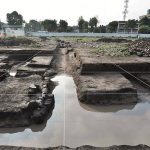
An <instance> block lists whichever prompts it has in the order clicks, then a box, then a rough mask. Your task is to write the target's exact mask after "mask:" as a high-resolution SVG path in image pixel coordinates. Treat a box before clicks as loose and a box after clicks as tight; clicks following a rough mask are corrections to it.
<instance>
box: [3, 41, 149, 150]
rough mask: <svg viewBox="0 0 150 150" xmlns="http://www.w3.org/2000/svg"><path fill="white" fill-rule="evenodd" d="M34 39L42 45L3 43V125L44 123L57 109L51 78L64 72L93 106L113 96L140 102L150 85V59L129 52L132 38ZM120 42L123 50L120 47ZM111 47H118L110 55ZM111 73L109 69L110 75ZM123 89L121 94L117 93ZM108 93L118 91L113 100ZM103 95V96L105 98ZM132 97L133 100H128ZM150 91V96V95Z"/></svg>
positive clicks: (106, 102) (122, 148)
mask: <svg viewBox="0 0 150 150" xmlns="http://www.w3.org/2000/svg"><path fill="white" fill-rule="evenodd" d="M34 40H35V41H36V42H38V43H39V45H40V47H36V48H33V47H32V48H29V47H25V46H20V45H19V46H13V47H12V46H9V47H4V46H3V47H1V48H0V56H1V57H0V63H1V64H0V67H1V76H0V79H1V82H0V85H1V89H0V104H1V105H0V127H16V126H19V127H20V126H24V127H26V126H28V127H29V126H30V125H32V124H41V123H43V122H44V121H45V120H46V119H47V118H48V116H50V114H52V111H53V109H55V108H54V101H55V100H54V95H52V91H53V89H54V88H55V86H56V83H54V82H52V81H51V78H52V77H53V76H54V75H55V74H59V73H67V74H70V75H72V76H73V77H74V81H75V83H76V85H77V94H78V98H79V100H80V101H81V102H84V103H89V104H93V105H97V104H101V105H111V104H112V101H113V104H114V103H115V104H117V105H120V104H121V105H122V104H131V103H137V102H138V101H140V99H142V98H143V97H142V96H141V95H140V93H141V91H142V92H147V91H149V90H150V87H149V83H150V80H149V79H150V74H149V71H150V67H149V63H150V61H149V58H148V57H139V56H137V55H131V56H130V54H129V52H127V51H126V45H127V44H128V42H130V40H123V41H121V45H119V44H118V43H117V42H118V41H113V42H112V41H111V42H110V41H109V42H108V41H101V40H99V39H94V41H93V39H86V38H83V39H78V38H75V39H74V38H73V39H72V38H69V39H68V38H61V39H60V38H51V39H47V40H44V41H43V40H42V39H38V38H36V39H34ZM114 43H115V45H113V44H114ZM111 45H113V46H112V47H111ZM116 45H119V47H116ZM120 47H123V49H122V50H121V51H117V52H116V49H119V48H120ZM102 48H103V49H104V50H103V51H102ZM111 48H112V49H113V50H112V51H111V52H110V55H109V53H108V52H109V49H111ZM118 66H119V67H118ZM104 73H105V74H104ZM106 73H107V74H108V73H109V78H108V77H107V76H108V75H106ZM110 73H111V74H110ZM116 73H117V75H115V74H116ZM143 73H144V75H143ZM96 77H97V78H96ZM115 78H116V80H114V79H115ZM117 79H118V80H117ZM100 81H101V82H100ZM110 85H111V86H110ZM141 86H142V88H141ZM118 92H120V96H117V95H115V94H117V93H118ZM99 93H100V94H99ZM108 93H112V95H110V97H111V98H112V97H113V96H114V95H115V96H114V97H113V99H111V100H110V101H109V100H108V96H107V95H108ZM114 93H115V94H114ZM102 94H103V101H101V100H100V98H101V97H102ZM124 94H126V95H124ZM127 96H128V101H126V97H127ZM146 96H147V97H146V98H149V95H146ZM89 97H90V98H89ZM110 97H109V98H110ZM118 97H119V98H118ZM91 99H95V100H91ZM114 101H115V102H114ZM20 118H22V119H20ZM0 149H4V150H5V149H8V150H9V149H14V150H18V149H22V150H30V149H31V150H34V149H35V150H36V148H21V147H7V146H6V147H5V146H1V147H0ZM47 149H69V148H67V147H58V148H47ZM76 149H100V150H118V149H119V150H127V149H130V150H138V149H139V150H140V149H143V150H148V149H150V148H149V147H147V146H144V145H139V146H135V147H130V146H113V147H109V148H94V147H90V146H84V147H79V148H76ZM41 150H42V149H41ZM43 150H44V149H43Z"/></svg>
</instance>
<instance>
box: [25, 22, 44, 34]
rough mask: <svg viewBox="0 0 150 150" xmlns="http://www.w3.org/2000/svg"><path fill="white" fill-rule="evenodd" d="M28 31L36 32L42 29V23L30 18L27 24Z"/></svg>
mask: <svg viewBox="0 0 150 150" xmlns="http://www.w3.org/2000/svg"><path fill="white" fill-rule="evenodd" d="M25 29H26V31H32V32H36V31H39V30H41V23H40V22H38V21H36V20H30V21H29V23H26V25H25Z"/></svg>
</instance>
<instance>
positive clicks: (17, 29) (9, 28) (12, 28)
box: [2, 24, 25, 36]
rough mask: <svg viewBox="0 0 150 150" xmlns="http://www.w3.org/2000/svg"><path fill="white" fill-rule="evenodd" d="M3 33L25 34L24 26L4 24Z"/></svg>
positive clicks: (11, 34) (6, 34)
mask: <svg viewBox="0 0 150 150" xmlns="http://www.w3.org/2000/svg"><path fill="white" fill-rule="evenodd" d="M2 34H3V35H5V36H25V30H24V26H22V25H7V24H3V25H2Z"/></svg>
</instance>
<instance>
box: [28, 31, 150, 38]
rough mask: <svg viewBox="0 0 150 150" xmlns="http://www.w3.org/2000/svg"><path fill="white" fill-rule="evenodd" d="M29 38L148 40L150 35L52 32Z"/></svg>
mask: <svg viewBox="0 0 150 150" xmlns="http://www.w3.org/2000/svg"><path fill="white" fill-rule="evenodd" d="M29 35H30V36H36V37H39V36H49V37H52V36H55V37H63V36H66V37H67V36H70V37H76V36H77V37H84V36H85V37H124V38H127V37H131V38H136V37H138V36H139V37H141V38H150V34H122V33H53V32H45V33H44V32H30V33H29Z"/></svg>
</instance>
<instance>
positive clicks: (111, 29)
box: [6, 11, 150, 33]
mask: <svg viewBox="0 0 150 150" xmlns="http://www.w3.org/2000/svg"><path fill="white" fill-rule="evenodd" d="M6 17H7V23H8V25H22V24H23V23H25V30H26V31H33V32H36V31H40V30H43V31H48V32H73V31H75V30H79V32H81V33H87V32H94V33H106V32H108V33H115V32H117V28H118V21H112V22H110V23H109V24H108V25H106V26H104V25H98V24H99V22H100V21H99V20H98V18H97V17H92V18H90V19H89V20H88V21H87V20H85V19H84V18H83V17H82V16H81V17H79V19H78V23H77V26H69V25H68V22H67V21H66V20H60V21H59V22H57V20H55V19H54V20H51V19H45V20H43V21H37V20H34V19H32V20H30V21H29V22H28V23H27V22H25V21H24V19H23V16H22V15H21V14H19V13H18V12H17V11H13V12H12V13H8V14H7V16H6ZM137 25H138V26H139V32H140V33H150V19H149V18H148V17H143V18H142V19H141V20H139V21H138V20H135V19H130V20H128V21H126V22H125V29H134V28H136V27H137Z"/></svg>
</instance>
